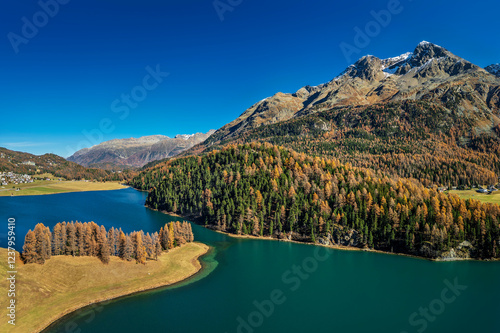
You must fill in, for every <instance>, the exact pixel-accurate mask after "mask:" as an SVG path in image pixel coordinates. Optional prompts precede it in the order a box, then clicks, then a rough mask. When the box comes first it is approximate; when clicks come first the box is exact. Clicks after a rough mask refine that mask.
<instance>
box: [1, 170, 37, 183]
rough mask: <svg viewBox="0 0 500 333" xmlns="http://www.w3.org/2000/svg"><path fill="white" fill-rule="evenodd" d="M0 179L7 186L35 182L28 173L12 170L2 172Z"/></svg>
mask: <svg viewBox="0 0 500 333" xmlns="http://www.w3.org/2000/svg"><path fill="white" fill-rule="evenodd" d="M0 181H1V182H2V186H7V185H9V184H14V185H18V184H28V183H33V178H31V176H30V175H27V174H24V175H23V174H18V173H14V172H12V171H9V172H0Z"/></svg>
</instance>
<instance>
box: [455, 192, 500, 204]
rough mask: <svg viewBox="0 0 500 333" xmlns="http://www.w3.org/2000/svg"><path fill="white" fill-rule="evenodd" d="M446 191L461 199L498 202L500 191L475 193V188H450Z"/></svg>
mask: <svg viewBox="0 0 500 333" xmlns="http://www.w3.org/2000/svg"><path fill="white" fill-rule="evenodd" d="M448 193H450V194H455V195H458V196H459V197H460V198H462V199H474V200H479V201H482V202H490V203H496V204H500V191H496V192H493V193H491V194H487V193H477V192H476V190H464V191H460V190H452V191H448Z"/></svg>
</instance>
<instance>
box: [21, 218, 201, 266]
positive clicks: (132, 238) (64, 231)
mask: <svg viewBox="0 0 500 333" xmlns="http://www.w3.org/2000/svg"><path fill="white" fill-rule="evenodd" d="M193 240H194V236H193V231H192V229H191V224H189V223H188V222H182V223H181V222H178V221H177V222H170V223H167V224H165V226H164V227H162V228H161V229H160V231H159V232H155V233H153V234H149V233H146V234H145V233H144V232H143V231H134V232H131V233H128V234H126V233H124V232H123V231H122V230H121V228H120V229H116V228H113V227H112V228H110V229H109V230H108V231H106V228H105V227H104V226H102V225H101V226H98V225H97V224H96V223H94V222H85V223H82V222H62V223H57V224H56V225H55V226H54V228H53V230H52V232H51V231H50V228H49V227H46V226H44V225H43V224H42V223H39V224H37V225H36V226H35V229H34V231H31V230H29V231H28V233H27V234H26V237H25V240H24V246H23V253H22V258H23V261H24V262H25V263H39V264H43V263H45V260H47V259H49V258H50V257H51V256H57V255H71V256H91V257H98V258H99V259H100V260H101V261H102V262H103V263H105V264H107V263H109V258H110V256H116V257H120V258H121V259H123V260H127V261H131V260H135V261H136V262H137V263H141V264H145V263H146V260H147V259H151V260H153V259H154V260H157V259H158V256H159V255H160V254H161V253H162V252H163V251H166V250H169V249H172V248H174V247H176V246H180V245H182V244H185V243H186V242H192V241H193Z"/></svg>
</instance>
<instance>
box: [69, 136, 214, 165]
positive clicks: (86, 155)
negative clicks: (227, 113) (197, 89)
mask: <svg viewBox="0 0 500 333" xmlns="http://www.w3.org/2000/svg"><path fill="white" fill-rule="evenodd" d="M214 132H215V131H213V130H211V131H209V132H208V133H196V134H192V135H186V134H181V135H177V136H175V137H174V138H169V137H168V136H164V135H152V136H144V137H141V138H138V139H136V138H130V139H115V140H110V141H106V142H102V143H100V144H98V145H96V146H93V147H91V148H84V149H81V150H79V151H77V152H76V153H74V154H73V155H72V156H70V157H69V158H68V160H69V161H72V162H76V163H78V164H80V165H83V166H92V167H99V168H103V169H127V168H138V167H142V166H143V165H145V164H147V163H149V162H151V161H155V160H160V159H164V158H168V157H172V156H175V155H177V154H179V153H181V152H183V151H184V150H186V149H189V148H191V147H193V146H194V145H196V144H198V143H200V142H203V141H205V140H206V139H207V138H208V137H209V136H210V135H211V134H213V133H214Z"/></svg>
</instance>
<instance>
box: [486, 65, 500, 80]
mask: <svg viewBox="0 0 500 333" xmlns="http://www.w3.org/2000/svg"><path fill="white" fill-rule="evenodd" d="M484 69H485V70H486V71H487V72H489V73H491V74H493V75H495V76H498V77H500V64H493V65H489V66H486V67H485V68H484Z"/></svg>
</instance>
